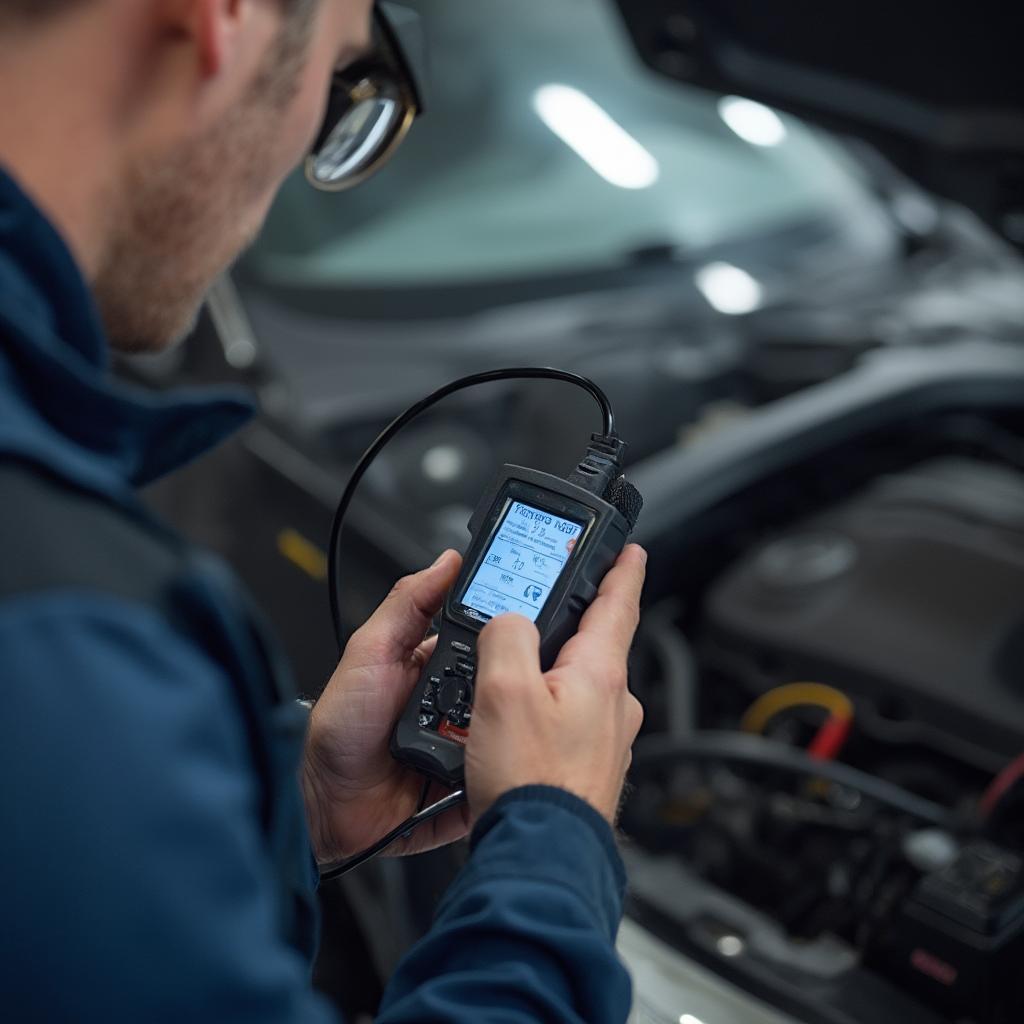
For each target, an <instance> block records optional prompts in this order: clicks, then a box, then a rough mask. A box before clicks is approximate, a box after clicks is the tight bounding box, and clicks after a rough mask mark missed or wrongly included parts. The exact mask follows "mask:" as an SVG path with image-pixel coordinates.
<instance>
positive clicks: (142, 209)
mask: <svg viewBox="0 0 1024 1024" xmlns="http://www.w3.org/2000/svg"><path fill="white" fill-rule="evenodd" d="M371 8H372V3H371V0H145V2H140V0H0V24H3V26H4V33H3V34H4V38H5V44H4V45H6V46H8V47H9V48H10V47H11V46H12V43H13V40H15V38H17V39H20V40H21V46H22V48H23V49H28V48H32V49H33V50H34V52H35V54H36V58H35V59H34V60H33V61H25V62H22V63H20V64H19V62H18V61H17V60H16V59H14V58H13V53H14V51H13V50H11V54H12V61H11V62H7V64H6V66H4V65H5V56H4V54H3V52H2V50H0V66H4V70H3V71H0V86H2V87H4V91H5V92H7V93H8V94H10V90H11V88H13V87H17V86H18V85H24V86H25V87H26V88H25V95H26V97H27V96H28V95H29V94H31V93H32V92H33V88H34V90H35V92H36V94H38V90H40V89H45V90H46V91H47V93H48V95H49V96H50V97H51V99H50V104H51V105H50V107H49V110H50V114H49V116H50V118H52V122H43V127H42V130H40V131H38V132H37V138H36V140H33V138H32V137H31V136H30V137H28V138H26V137H25V133H24V132H21V133H19V132H17V131H16V130H13V129H15V128H16V127H17V126H16V125H12V126H9V127H12V131H11V132H7V133H4V132H3V127H4V126H3V125H0V136H4V135H6V137H7V138H8V139H9V141H8V142H7V143H6V144H3V143H0V161H3V162H5V163H9V164H10V165H12V167H13V168H14V170H15V173H16V174H18V173H19V169H20V168H21V167H26V168H29V169H30V170H29V172H28V173H27V174H23V175H21V176H22V178H23V181H22V183H23V184H24V185H25V187H27V188H28V189H29V191H30V192H36V193H37V197H38V198H40V199H41V200H42V202H43V205H44V207H45V208H47V209H48V211H49V212H50V213H51V215H52V216H53V217H54V219H55V220H56V221H57V223H58V226H60V227H62V228H64V230H65V233H66V234H68V235H69V240H70V241H71V242H72V246H73V248H75V249H76V254H77V255H78V257H79V259H80V261H82V262H83V263H84V264H85V270H86V272H87V274H88V276H89V277H90V279H91V281H92V283H93V286H94V290H95V293H96V297H97V300H98V302H99V305H100V309H101V312H102V314H103V318H104V320H105V322H106V325H107V329H108V332H109V334H110V338H111V343H112V344H113V345H114V346H115V347H116V348H120V349H125V350H134V351H157V350H160V349H162V348H165V347H167V346H168V345H170V344H172V343H173V342H174V341H175V340H176V339H178V338H180V337H181V336H182V335H183V334H184V333H185V332H186V331H187V330H188V328H189V326H190V325H191V323H192V322H193V320H194V317H195V313H196V311H197V309H198V307H199V305H200V303H201V301H202V298H203V296H204V295H205V293H206V290H207V289H208V288H209V286H210V284H211V283H212V281H213V280H214V279H215V278H216V276H217V275H218V274H219V273H220V272H221V271H222V270H224V268H225V267H226V266H227V265H228V264H230V262H231V261H232V260H233V259H234V258H235V257H236V256H237V255H238V253H239V252H240V251H241V250H242V249H243V248H244V247H245V245H246V244H248V243H249V242H250V241H251V240H252V238H253V237H254V235H255V234H256V232H257V231H258V230H259V227H260V225H261V224H262V222H263V219H264V217H265V215H266V212H267V209H268V208H269V206H270V203H271V201H272V199H273V196H274V194H275V192H276V191H277V188H278V187H279V185H280V183H281V181H282V180H283V179H284V177H285V176H286V175H287V173H288V172H289V171H290V170H291V169H292V167H294V166H295V164H296V163H297V162H298V161H299V160H300V159H301V158H302V157H303V156H304V154H305V153H306V151H307V150H308V148H309V146H310V144H311V142H312V140H313V138H314V136H315V135H316V132H317V129H318V127H319V125H320V120H321V117H322V114H323V108H324V104H325V101H326V99H327V94H328V87H329V83H330V79H331V75H332V72H333V71H334V70H335V68H336V67H337V66H338V65H339V64H345V63H348V62H350V61H351V60H352V59H353V58H355V57H356V56H357V55H358V54H359V53H360V52H361V51H362V50H364V49H365V48H366V46H367V45H368V43H369V40H370V15H371ZM112 41H116V42H114V43H112ZM48 47H49V50H48ZM48 52H49V55H50V60H49V66H47V63H46V60H47V58H46V54H47V53H48ZM62 57H64V58H66V59H64V60H62ZM13 65H17V66H13ZM19 75H20V76H21V78H22V79H24V78H26V77H31V78H33V79H34V81H25V82H22V81H19V79H18V77H17V76H19ZM89 89H92V90H94V94H93V95H83V90H89ZM26 102H28V100H27V99H26ZM76 115H77V116H76ZM0 116H2V115H0ZM26 116H27V115H26ZM38 116H39V115H38V114H37V117H38ZM64 119H67V121H68V122H69V123H68V124H67V125H66V126H64V132H65V137H64V139H63V140H62V139H61V128H62V126H61V124H60V122H61V121H62V120H64ZM72 119H74V123H71V122H72ZM83 121H86V122H88V123H89V124H90V125H92V126H94V128H95V130H94V131H93V132H92V135H93V136H96V135H102V137H103V138H102V144H101V140H98V139H96V138H83V139H82V145H81V146H80V147H75V146H74V139H75V132H76V131H77V130H80V129H78V128H77V127H76V126H77V125H80V124H81V123H82V122H83ZM48 129H50V130H49V131H48ZM83 135H84V132H83ZM19 136H20V137H19ZM51 137H52V141H51ZM61 141H63V143H64V147H65V149H67V148H69V143H70V148H71V149H72V161H73V160H74V158H76V157H77V159H78V160H79V161H80V162H81V164H82V166H81V167H80V168H78V170H80V171H81V175H80V177H79V178H78V179H76V180H74V179H72V178H70V177H68V176H67V175H65V177H64V187H65V190H66V191H68V195H67V196H66V197H62V195H61V194H60V187H61V182H60V180H59V178H55V177H54V176H53V171H55V170H57V168H56V167H55V166H54V164H53V160H54V159H60V158H61V157H63V158H64V159H65V160H66V159H67V154H66V153H65V154H61V153H59V152H56V151H53V152H51V153H50V154H49V160H48V162H47V161H36V162H35V163H34V162H33V160H32V158H31V154H24V157H25V158H24V160H20V159H19V152H18V147H19V146H20V147H22V148H24V147H29V146H32V145H33V144H35V145H36V147H37V148H38V149H43V148H47V147H49V148H51V149H55V147H56V146H57V144H58V143H60V142H61ZM101 167H102V174H100V173H98V171H99V169H100V168H101ZM32 168H38V170H37V172H36V173H35V174H33V173H32V172H31V169H32ZM75 170H76V168H74V167H73V166H68V167H67V173H68V174H74V173H75ZM94 172H97V173H94ZM33 178H35V179H38V180H33ZM48 178H53V180H46V179H48ZM87 182H88V183H91V188H90V189H89V193H90V194H89V196H88V197H84V196H78V197H77V198H78V200H79V202H80V203H87V204H90V208H89V209H76V210H72V208H71V207H72V200H73V199H74V198H75V195H74V194H75V191H76V187H77V189H78V191H79V192H84V190H85V183H87ZM62 199H63V200H64V201H63V203H62ZM62 205H63V206H64V207H66V209H67V216H66V217H62V215H61V208H62ZM76 232H77V234H78V236H79V237H74V236H75V235H76Z"/></svg>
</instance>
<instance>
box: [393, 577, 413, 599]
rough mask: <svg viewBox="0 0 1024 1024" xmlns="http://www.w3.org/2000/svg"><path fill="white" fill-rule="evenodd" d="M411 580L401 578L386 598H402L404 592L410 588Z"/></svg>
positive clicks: (410, 578) (409, 578)
mask: <svg viewBox="0 0 1024 1024" xmlns="http://www.w3.org/2000/svg"><path fill="white" fill-rule="evenodd" d="M412 580H413V578H412V576H403V577H402V578H401V579H400V580H398V581H397V582H396V583H395V585H394V586H393V587H392V588H391V592H390V593H389V594H388V597H391V598H394V597H403V596H404V595H405V592H406V591H407V590H408V589H409V587H411V586H412Z"/></svg>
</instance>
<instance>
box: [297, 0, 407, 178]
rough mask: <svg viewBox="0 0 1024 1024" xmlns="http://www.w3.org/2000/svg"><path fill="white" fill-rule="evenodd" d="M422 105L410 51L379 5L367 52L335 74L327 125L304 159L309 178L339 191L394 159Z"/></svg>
mask: <svg viewBox="0 0 1024 1024" xmlns="http://www.w3.org/2000/svg"><path fill="white" fill-rule="evenodd" d="M400 10H402V12H403V13H408V12H407V11H406V10H405V9H400ZM420 110H421V103H420V99H419V91H418V89H417V87H416V81H415V79H414V77H413V74H412V71H411V70H410V66H409V63H408V61H407V59H406V55H405V54H404V53H403V50H402V47H401V44H400V43H399V39H398V35H397V33H396V30H395V28H394V27H393V26H392V24H391V23H390V22H389V20H388V18H387V16H386V15H385V13H384V11H382V10H381V6H380V5H378V6H376V7H375V8H374V27H373V45H372V48H371V50H370V52H369V54H368V55H367V56H366V57H362V58H360V59H359V60H358V61H356V62H355V63H354V64H351V65H349V66H348V67H346V68H342V69H339V70H338V71H336V72H335V73H334V78H333V80H332V82H331V93H330V97H329V98H328V102H327V112H326V115H325V117H324V124H323V127H322V128H321V130H320V134H319V136H318V137H317V140H316V143H315V144H314V146H313V150H312V152H311V153H310V155H309V156H308V157H307V158H306V177H307V178H308V179H309V182H310V183H311V184H312V185H314V186H315V187H316V188H318V189H322V190H324V191H327V192H341V191H343V190H344V189H348V188H352V187H353V186H355V185H359V184H361V183H362V182H364V181H366V179H367V178H369V177H371V176H372V175H373V174H375V173H376V172H377V171H378V170H380V168H381V167H383V166H384V165H385V164H386V163H387V162H388V160H390V159H391V157H392V156H393V155H394V153H395V150H396V149H398V147H399V145H401V143H402V140H403V139H404V138H405V137H406V135H407V134H408V133H409V129H410V128H411V127H412V123H413V121H414V120H415V119H416V117H417V115H418V114H419V113H420Z"/></svg>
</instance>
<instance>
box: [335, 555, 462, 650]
mask: <svg viewBox="0 0 1024 1024" xmlns="http://www.w3.org/2000/svg"><path fill="white" fill-rule="evenodd" d="M461 568H462V556H461V555H460V554H459V553H458V552H457V551H445V552H444V554H442V555H441V557H440V558H438V560H437V561H436V562H435V563H434V564H433V565H432V566H431V567H430V568H429V569H424V570H423V571H422V572H417V573H414V574H413V575H412V576H405V577H403V578H402V579H400V580H399V581H398V582H397V583H396V584H395V585H394V587H392V589H391V593H390V594H388V596H387V597H386V598H385V599H384V601H383V602H382V603H381V605H380V607H379V608H378V609H377V610H376V611H375V612H374V613H373V615H371V616H370V618H369V619H368V620H367V621H366V624H365V625H364V626H362V627H361V628H360V629H359V630H357V631H356V632H355V633H354V634H353V636H352V639H351V640H350V641H349V645H348V649H347V650H346V652H345V654H346V657H347V658H348V659H351V660H352V661H354V662H355V663H356V664H360V663H361V664H373V665H381V664H389V663H393V662H397V661H402V660H403V659H405V658H407V657H408V656H409V655H410V654H411V653H412V652H413V651H414V650H415V649H416V648H417V647H418V646H419V645H420V644H421V643H422V642H423V636H424V634H425V633H426V631H427V628H428V627H429V626H430V620H431V619H432V618H433V617H434V616H435V615H436V614H437V612H438V611H440V609H441V605H442V604H443V603H444V598H445V595H446V594H447V593H448V591H449V590H450V589H451V588H452V586H453V585H454V584H455V580H456V579H457V578H458V575H459V570H460V569H461Z"/></svg>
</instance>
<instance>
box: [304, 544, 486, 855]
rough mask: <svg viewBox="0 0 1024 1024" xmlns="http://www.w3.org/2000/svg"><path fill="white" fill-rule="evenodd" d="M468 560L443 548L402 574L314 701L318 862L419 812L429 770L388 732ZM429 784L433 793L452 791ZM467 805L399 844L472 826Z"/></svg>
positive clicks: (312, 823)
mask: <svg viewBox="0 0 1024 1024" xmlns="http://www.w3.org/2000/svg"><path fill="white" fill-rule="evenodd" d="M461 565H462V560H461V558H460V557H459V555H458V554H457V553H456V552H454V551H448V552H445V554H443V555H442V556H441V557H440V558H439V559H438V560H437V562H436V563H435V564H434V565H433V566H431V567H430V568H429V569H426V570H424V571H423V572H420V573H417V574H416V575H414V576H408V577H406V578H405V579H403V580H401V581H399V583H398V584H397V585H396V586H395V588H394V589H393V590H392V591H391V593H390V594H389V595H388V597H387V598H386V599H385V601H384V603H383V604H382V605H381V606H380V607H379V608H378V609H377V611H376V612H375V613H374V615H373V617H372V618H371V619H370V620H369V621H368V622H367V623H366V625H365V626H363V627H362V628H361V629H360V630H358V631H357V632H356V633H355V634H354V635H353V636H352V639H351V640H350V641H349V643H348V646H347V647H346V648H345V654H344V657H343V658H342V659H341V664H340V665H339V666H338V669H337V671H336V672H335V673H334V676H333V677H332V678H331V681H330V683H328V685H327V689H326V690H324V693H323V696H322V697H321V698H320V700H319V701H317V704H316V707H315V708H314V709H313V714H312V718H311V720H310V726H309V737H308V739H307V741H306V756H305V761H304V764H303V770H302V788H303V793H304V796H305V800H306V813H307V817H308V819H309V827H310V835H311V836H312V839H313V846H314V850H315V853H316V857H317V860H318V861H320V863H327V862H329V861H334V860H340V859H342V858H343V857H349V856H351V855H352V854H354V853H358V852H359V851H360V850H363V849H365V848H366V847H367V846H370V845H372V844H373V843H375V842H376V841H377V840H378V839H380V838H382V837H383V836H384V835H385V834H386V833H388V832H390V831H391V829H393V828H394V827H395V826H396V825H399V824H401V823H402V822H403V821H405V819H406V818H408V817H409V816H410V815H411V814H414V813H415V812H416V810H417V806H418V804H419V800H420V795H421V793H422V791H423V782H424V780H423V776H421V775H418V774H416V773H415V772H413V771H411V770H410V769H408V768H404V767H402V766H401V765H400V764H398V762H397V761H395V760H394V759H393V758H392V757H391V754H390V753H389V751H388V741H389V740H390V738H391V732H392V730H393V729H394V726H395V722H396V721H397V720H398V718H399V716H400V714H401V712H402V709H403V708H404V707H405V705H406V703H407V702H408V700H409V696H410V694H411V693H412V690H413V687H414V686H415V685H416V682H417V680H418V679H419V677H420V674H421V673H422V671H423V669H424V667H425V666H426V664H427V662H428V661H429V660H430V655H431V653H432V652H433V649H434V644H435V640H434V639H433V638H432V639H430V640H428V641H426V642H424V640H423V637H424V635H425V634H426V631H427V628H428V627H429V625H430V620H431V619H432V618H433V616H434V615H435V614H436V612H437V611H438V610H439V609H440V607H441V604H442V602H443V601H444V596H445V594H446V593H447V592H448V590H449V589H450V587H451V586H452V585H453V584H454V582H455V580H456V577H457V576H458V574H459V569H460V567H461ZM445 792H446V791H445V790H444V789H443V788H442V787H441V786H439V785H433V786H431V790H430V793H429V796H428V800H429V802H431V803H433V802H434V801H435V800H438V799H440V798H441V796H443V795H444V794H445ZM468 822H469V819H468V812H467V810H466V808H465V807H461V808H457V809H455V810H452V811H451V812H449V813H448V814H445V815H442V816H441V817H440V818H436V819H435V820H434V821H432V822H429V823H427V824H425V825H421V826H420V827H419V828H418V829H416V831H415V832H414V833H413V834H412V836H411V837H410V838H409V839H407V840H402V841H400V842H399V843H396V844H395V846H394V847H392V849H391V851H389V852H391V853H397V854H406V853H417V852H420V851H423V850H429V849H433V848H434V847H436V846H443V845H444V844H446V843H451V842H454V841H455V840H456V839H460V838H461V837H462V836H463V835H465V833H466V831H467V828H468Z"/></svg>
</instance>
